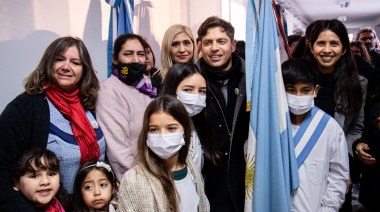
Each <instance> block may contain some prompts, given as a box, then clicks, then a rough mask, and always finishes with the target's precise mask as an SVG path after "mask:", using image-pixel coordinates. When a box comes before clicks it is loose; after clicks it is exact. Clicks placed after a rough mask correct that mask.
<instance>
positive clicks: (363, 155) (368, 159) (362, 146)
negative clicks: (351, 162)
mask: <svg viewBox="0 0 380 212" xmlns="http://www.w3.org/2000/svg"><path fill="white" fill-rule="evenodd" d="M355 149H356V150H355V153H356V155H357V156H358V158H359V159H360V160H361V161H362V162H363V163H365V164H368V165H372V164H375V163H376V159H375V158H373V157H372V156H371V155H370V154H368V153H367V152H365V151H368V150H369V147H368V144H366V143H358V144H357V145H356V148H355Z"/></svg>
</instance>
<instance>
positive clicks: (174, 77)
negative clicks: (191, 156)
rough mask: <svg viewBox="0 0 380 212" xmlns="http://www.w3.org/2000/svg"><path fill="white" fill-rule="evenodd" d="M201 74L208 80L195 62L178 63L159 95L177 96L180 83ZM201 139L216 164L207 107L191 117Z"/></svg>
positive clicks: (170, 71)
mask: <svg viewBox="0 0 380 212" xmlns="http://www.w3.org/2000/svg"><path fill="white" fill-rule="evenodd" d="M196 73H198V74H200V75H202V77H203V78H204V79H205V80H206V82H207V78H206V74H205V73H204V71H203V70H201V69H199V68H198V67H197V66H196V65H195V64H193V63H189V62H187V63H176V64H174V65H173V66H172V67H171V68H170V69H169V71H168V73H167V75H166V78H165V80H164V81H163V82H162V85H161V89H160V93H159V96H163V95H165V94H168V95H171V96H177V88H178V85H179V84H180V83H181V82H182V81H183V80H184V79H185V78H187V77H189V76H191V75H193V74H196ZM191 119H192V121H193V123H194V127H195V130H196V132H197V134H198V136H199V140H200V142H201V144H202V147H203V149H204V153H205V157H206V158H207V159H209V160H210V161H212V162H213V163H214V164H216V162H217V161H218V160H219V155H218V153H217V152H216V150H215V147H214V140H213V133H212V131H213V130H212V127H211V126H212V124H211V120H212V119H211V111H210V109H209V108H208V107H205V108H204V109H203V110H202V111H201V112H200V113H199V114H197V115H195V116H193V117H191Z"/></svg>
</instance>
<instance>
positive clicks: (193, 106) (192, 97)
mask: <svg viewBox="0 0 380 212" xmlns="http://www.w3.org/2000/svg"><path fill="white" fill-rule="evenodd" d="M177 99H179V100H180V101H181V102H182V104H183V105H184V106H185V108H186V111H187V113H189V116H195V115H197V114H198V113H200V112H201V111H202V110H203V108H205V107H206V96H203V95H199V94H192V93H186V92H182V91H179V92H177Z"/></svg>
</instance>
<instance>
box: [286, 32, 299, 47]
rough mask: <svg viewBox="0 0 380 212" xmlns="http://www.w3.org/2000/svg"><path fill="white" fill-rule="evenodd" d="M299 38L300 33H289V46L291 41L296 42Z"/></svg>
mask: <svg viewBox="0 0 380 212" xmlns="http://www.w3.org/2000/svg"><path fill="white" fill-rule="evenodd" d="M300 38H301V35H289V36H288V44H289V46H291V45H292V43H294V42H297V41H298V40H299V39H300Z"/></svg>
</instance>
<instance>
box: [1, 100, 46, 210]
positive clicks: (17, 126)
mask: <svg viewBox="0 0 380 212" xmlns="http://www.w3.org/2000/svg"><path fill="white" fill-rule="evenodd" d="M49 123H50V116H49V106H48V102H47V100H46V97H45V95H43V94H41V95H29V94H26V93H23V94H20V95H19V96H17V97H16V98H15V99H14V100H13V101H12V102H10V103H9V104H8V105H7V106H6V108H5V109H4V111H3V112H2V113H1V115H0V135H1V136H0V143H1V148H0V179H1V182H0V211H23V212H24V211H35V209H34V207H33V206H32V205H31V204H30V202H28V201H27V200H26V199H25V198H24V197H23V196H22V195H21V192H16V191H14V190H13V182H12V180H11V179H12V178H11V176H12V175H11V167H12V165H13V163H14V162H15V161H16V160H18V158H19V157H21V155H22V154H23V152H24V151H25V150H27V149H31V148H41V149H46V146H47V140H48V134H49Z"/></svg>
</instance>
